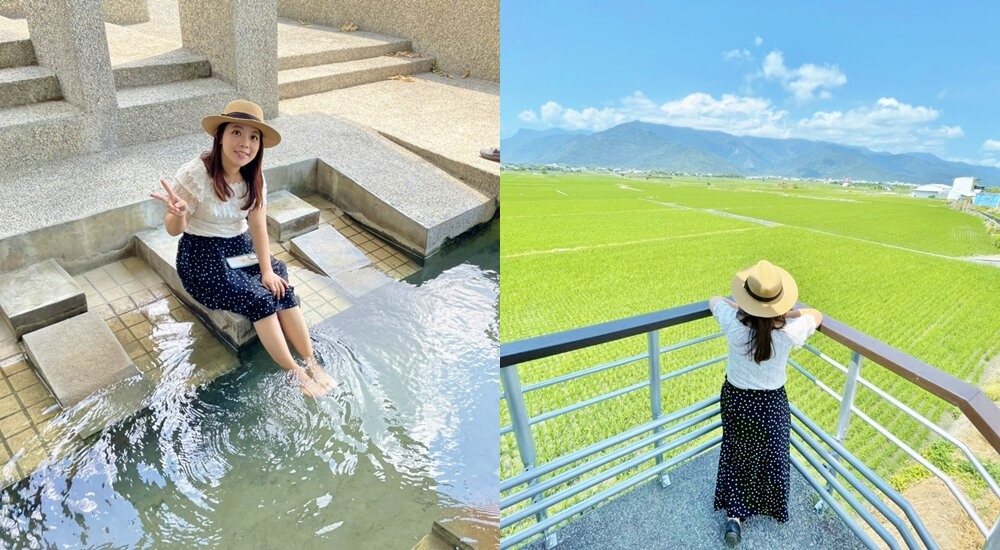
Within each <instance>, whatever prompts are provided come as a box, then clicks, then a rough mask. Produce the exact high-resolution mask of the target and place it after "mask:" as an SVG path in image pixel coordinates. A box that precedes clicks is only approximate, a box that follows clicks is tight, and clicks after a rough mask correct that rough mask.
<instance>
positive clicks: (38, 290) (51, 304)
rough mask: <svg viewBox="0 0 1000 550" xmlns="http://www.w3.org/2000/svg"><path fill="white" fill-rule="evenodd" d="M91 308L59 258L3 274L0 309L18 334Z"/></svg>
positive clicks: (1, 276) (0, 288) (0, 283)
mask: <svg viewBox="0 0 1000 550" xmlns="http://www.w3.org/2000/svg"><path fill="white" fill-rule="evenodd" d="M85 311H87V297H86V295H85V294H84V292H83V290H82V289H81V288H80V286H79V285H78V284H76V281H74V280H73V278H72V277H70V275H69V273H66V271H65V270H64V269H63V268H61V267H59V264H58V263H57V262H56V261H55V260H46V261H44V262H41V263H38V264H34V265H31V266H28V267H25V268H24V269H20V270H18V271H14V272H11V273H7V274H5V275H0V312H2V313H3V317H4V320H5V321H6V322H7V324H8V325H10V327H11V329H12V330H13V332H14V335H15V336H16V337H21V336H23V335H24V334H26V333H29V332H31V331H35V330H38V329H41V328H43V327H47V326H49V325H52V324H54V323H58V322H59V321H62V320H63V319H67V318H69V317H73V316H74V315H78V314H80V313H83V312H85Z"/></svg>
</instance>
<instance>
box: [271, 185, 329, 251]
mask: <svg viewBox="0 0 1000 550" xmlns="http://www.w3.org/2000/svg"><path fill="white" fill-rule="evenodd" d="M318 224H319V209H318V208H316V207H315V206H313V205H311V204H309V203H308V202H306V201H304V200H302V199H300V198H298V197H296V196H295V195H293V194H291V193H289V192H288V191H278V192H276V193H270V194H268V195H267V232H268V234H269V235H271V236H272V237H274V238H275V239H277V240H278V241H279V242H285V241H287V240H288V239H291V238H292V237H297V236H299V235H301V234H303V233H306V232H308V231H312V230H314V229H316V226H317V225H318ZM327 227H329V226H327Z"/></svg>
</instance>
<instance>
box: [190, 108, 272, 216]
mask: <svg viewBox="0 0 1000 550" xmlns="http://www.w3.org/2000/svg"><path fill="white" fill-rule="evenodd" d="M226 126H229V123H228V122H223V123H222V124H220V125H219V127H218V128H216V130H215V138H213V140H212V150H211V151H206V152H204V153H202V154H201V160H202V162H204V163H205V169H206V170H208V177H210V178H212V186H213V187H214V188H215V196H216V197H219V200H220V201H223V202H225V201H227V200H229V198H230V197H232V196H233V189H232V188H231V187H230V186H229V184H228V183H226V176H225V173H226V171H225V170H223V169H222V134H223V133H225V131H226ZM263 164H264V145H263V144H261V145H260V147H258V149H257V156H255V157H254V158H253V160H251V161H250V162H249V163H247V165H246V166H244V167H242V168H240V175H241V176H243V180H244V181H246V182H247V193H246V195H244V196H245V197H246V198H247V200H246V202H244V203H243V206H241V207H240V209H241V210H256V209H258V208H260V207H261V206H263V205H264V176H263V174H261V171H260V167H261V165H263Z"/></svg>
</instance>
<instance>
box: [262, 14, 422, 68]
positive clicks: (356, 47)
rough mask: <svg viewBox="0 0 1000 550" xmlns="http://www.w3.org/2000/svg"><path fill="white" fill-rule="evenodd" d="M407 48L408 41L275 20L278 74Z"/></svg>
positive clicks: (408, 45)
mask: <svg viewBox="0 0 1000 550" xmlns="http://www.w3.org/2000/svg"><path fill="white" fill-rule="evenodd" d="M410 48H411V45H410V41H409V40H404V39H401V38H393V37H391V36H384V35H380V34H375V33H371V32H361V31H354V32H341V31H339V30H337V29H333V28H330V27H323V26H320V25H308V26H306V25H302V24H299V23H296V22H294V21H292V20H290V19H279V20H278V70H279V71H283V70H286V69H298V68H300V67H312V66H315V65H326V64H329V63H340V62H343V61H355V60H358V59H365V58H369V57H378V56H381V55H386V54H390V53H395V52H400V51H408V50H409V49H410Z"/></svg>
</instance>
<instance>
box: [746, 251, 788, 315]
mask: <svg viewBox="0 0 1000 550" xmlns="http://www.w3.org/2000/svg"><path fill="white" fill-rule="evenodd" d="M732 291H733V299H734V300H736V304H737V305H739V306H740V308H741V309H742V310H743V311H745V312H747V313H749V314H750V315H753V316H755V317H777V316H779V315H782V314H784V313H787V312H788V310H790V309H792V306H794V305H795V301H796V300H798V299H799V287H798V285H796V284H795V279H793V278H792V276H791V275H789V274H788V272H787V271H785V270H784V269H781V268H780V267H778V266H776V265H774V264H772V263H771V262H769V261H767V260H761V261H759V262H757V264H756V265H753V266H750V267H748V268H746V269H744V270H743V271H740V272H739V273H737V274H736V276H735V277H733V288H732Z"/></svg>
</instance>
